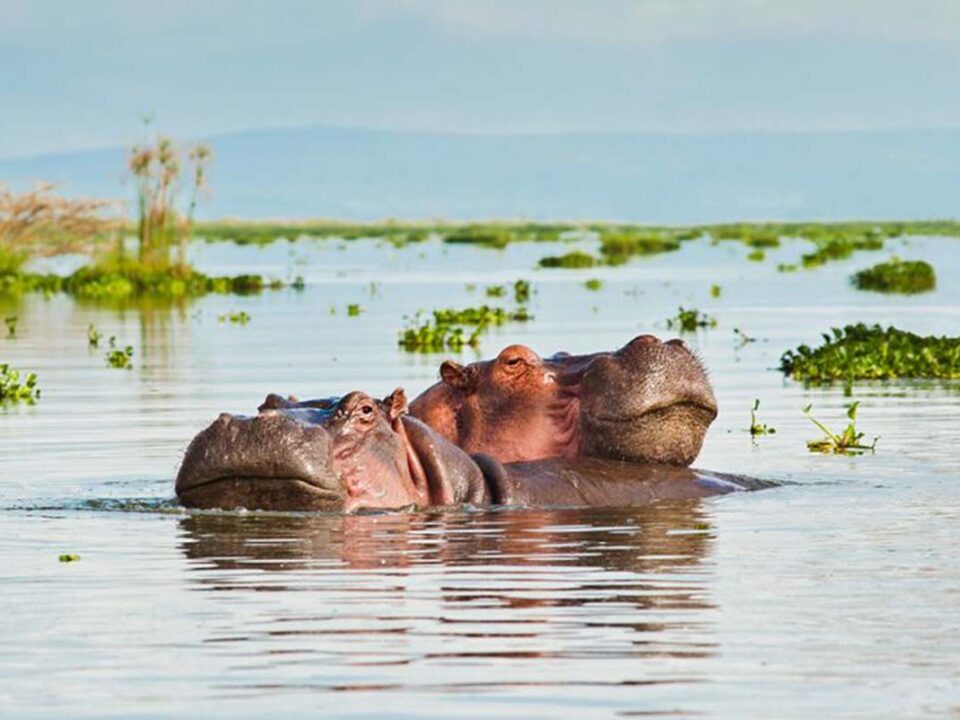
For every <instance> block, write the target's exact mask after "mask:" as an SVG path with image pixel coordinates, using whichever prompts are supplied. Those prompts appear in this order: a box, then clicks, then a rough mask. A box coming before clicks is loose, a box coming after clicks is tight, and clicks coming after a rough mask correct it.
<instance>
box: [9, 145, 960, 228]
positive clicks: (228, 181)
mask: <svg viewBox="0 0 960 720" xmlns="http://www.w3.org/2000/svg"><path fill="white" fill-rule="evenodd" d="M206 141H207V142H209V143H210V144H211V145H212V146H213V149H214V153H215V160H214V164H213V167H212V170H211V174H210V184H211V186H212V188H213V195H212V197H211V198H209V200H208V201H207V202H206V203H204V204H203V205H202V206H201V209H200V212H199V213H198V214H199V215H200V216H201V217H204V218H224V217H237V218H311V217H328V218H342V219H350V220H374V219H380V218H386V217H397V218H404V219H427V218H446V219H486V218H526V219H569V220H579V219H609V220H628V221H638V222H651V223H694V222H707V221H724V220H759V219H783V220H811V219H824V220H826V219H849V218H863V219H871V218H876V219H881V218H916V219H919V218H952V217H957V216H958V215H960V130H908V131H882V132H881V131H869V132H817V133H769V132H764V133H734V134H717V135H684V134H666V133H634V134H555V135H501V136H490V135H457V134H437V133H415V132H389V131H377V130H359V129H356V130H354V129H338V128H330V127H311V128H304V129H284V130H262V131H250V132H243V133H236V134H230V135H222V136H217V137H211V138H206ZM124 155H125V151H124V149H123V148H110V149H103V150H92V151H84V152H75V153H67V154H56V155H44V156H40V157H31V158H18V159H6V160H0V182H2V181H4V180H11V179H13V180H26V179H44V180H53V181H56V182H58V183H62V184H63V186H64V190H65V192H68V193H69V194H84V195H98V196H107V197H129V196H130V192H131V189H130V188H129V187H128V186H125V185H124V184H123V177H124V165H125V163H124Z"/></svg>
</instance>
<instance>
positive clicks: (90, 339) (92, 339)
mask: <svg viewBox="0 0 960 720" xmlns="http://www.w3.org/2000/svg"><path fill="white" fill-rule="evenodd" d="M102 339H103V333H102V332H100V331H99V330H97V328H96V327H94V325H93V323H91V324H89V325H87V345H89V346H90V347H100V341H101V340H102Z"/></svg>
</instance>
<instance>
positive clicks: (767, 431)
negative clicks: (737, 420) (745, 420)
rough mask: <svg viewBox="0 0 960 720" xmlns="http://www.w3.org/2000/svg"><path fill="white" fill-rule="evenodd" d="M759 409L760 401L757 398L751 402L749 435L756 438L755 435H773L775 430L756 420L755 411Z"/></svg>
mask: <svg viewBox="0 0 960 720" xmlns="http://www.w3.org/2000/svg"><path fill="white" fill-rule="evenodd" d="M759 409H760V399H759V398H757V399H755V400H754V401H753V408H752V409H751V410H750V435H752V436H753V437H756V436H757V435H773V434H774V433H775V432H777V430H776V428H772V427H770V426H769V425H767V424H766V423H760V422H759V421H758V420H757V410H759Z"/></svg>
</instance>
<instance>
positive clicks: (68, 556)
mask: <svg viewBox="0 0 960 720" xmlns="http://www.w3.org/2000/svg"><path fill="white" fill-rule="evenodd" d="M57 559H58V560H59V561H60V562H62V563H72V562H77V561H78V560H80V556H79V555H77V554H76V553H61V554H60V557H58V558H57Z"/></svg>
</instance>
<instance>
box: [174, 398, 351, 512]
mask: <svg viewBox="0 0 960 720" xmlns="http://www.w3.org/2000/svg"><path fill="white" fill-rule="evenodd" d="M176 493H177V496H178V498H179V499H180V502H181V503H182V504H183V505H184V506H186V507H190V508H202V509H222V510H233V509H236V508H239V507H242V508H247V509H250V510H280V511H285V510H338V509H340V508H342V507H343V503H344V498H345V492H344V489H343V487H342V484H341V482H340V479H339V478H338V477H337V476H336V475H335V474H334V473H333V472H332V470H331V469H330V442H329V437H328V435H327V432H326V431H325V430H324V428H323V427H321V426H320V425H319V424H317V423H315V422H312V421H311V418H309V417H307V416H305V415H304V413H303V412H302V411H300V412H297V413H286V412H284V411H280V410H267V411H263V412H261V413H260V414H259V415H257V416H255V417H244V416H233V415H227V414H224V415H221V416H220V417H219V418H217V420H215V421H214V422H213V423H212V424H211V425H210V426H209V427H208V428H206V429H205V430H204V431H202V432H201V433H200V434H199V435H197V437H196V438H194V440H193V442H191V443H190V446H189V447H188V448H187V452H186V454H185V455H184V459H183V463H182V465H181V467H180V472H179V473H178V475H177V481H176Z"/></svg>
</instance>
